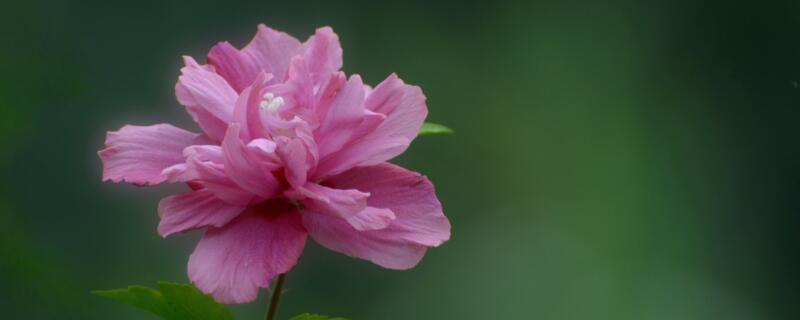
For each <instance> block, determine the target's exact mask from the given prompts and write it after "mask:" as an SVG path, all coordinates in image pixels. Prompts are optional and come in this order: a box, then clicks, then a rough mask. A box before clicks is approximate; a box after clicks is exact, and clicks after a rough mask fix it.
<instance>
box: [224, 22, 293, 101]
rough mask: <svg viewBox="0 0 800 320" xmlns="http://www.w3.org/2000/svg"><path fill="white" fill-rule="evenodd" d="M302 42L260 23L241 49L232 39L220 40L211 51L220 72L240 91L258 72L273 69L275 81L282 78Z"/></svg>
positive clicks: (271, 70) (267, 71) (280, 80)
mask: <svg viewBox="0 0 800 320" xmlns="http://www.w3.org/2000/svg"><path fill="white" fill-rule="evenodd" d="M301 51H302V44H301V43H300V41H297V39H295V38H293V37H292V36H290V35H288V34H286V33H284V32H280V31H276V30H273V29H270V28H269V27H267V26H265V25H263V24H260V25H258V32H257V33H256V35H255V37H254V38H253V40H252V41H250V43H249V44H248V45H247V46H245V47H244V49H242V50H241V51H239V50H236V48H234V47H233V46H231V45H230V44H229V43H225V42H223V43H220V44H218V45H217V46H215V47H214V48H213V49H211V52H210V53H209V55H208V60H209V63H211V64H212V65H213V66H214V67H215V69H216V70H217V73H219V74H220V75H221V76H222V77H224V78H225V79H227V80H228V82H229V83H231V85H232V86H233V87H234V89H236V91H239V92H241V91H242V90H244V88H245V87H247V86H248V85H250V84H251V83H252V82H253V81H254V80H255V78H256V76H257V75H258V73H259V72H262V71H263V72H266V73H271V74H272V75H273V76H274V78H273V81H272V82H270V84H272V83H277V82H282V81H283V80H284V77H285V76H286V69H287V68H288V66H289V62H290V61H291V58H292V56H294V55H296V54H299V53H301Z"/></svg>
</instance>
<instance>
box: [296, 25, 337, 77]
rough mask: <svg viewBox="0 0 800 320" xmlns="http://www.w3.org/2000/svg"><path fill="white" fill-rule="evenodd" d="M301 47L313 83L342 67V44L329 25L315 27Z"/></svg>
mask: <svg viewBox="0 0 800 320" xmlns="http://www.w3.org/2000/svg"><path fill="white" fill-rule="evenodd" d="M303 49H304V50H303V51H304V57H305V60H306V64H307V65H308V71H309V72H310V73H311V79H312V80H313V82H314V83H315V84H319V83H320V82H322V79H324V78H326V77H328V76H329V75H330V74H331V73H333V72H336V71H338V70H339V69H341V68H342V46H341V45H340V44H339V36H337V35H336V33H334V32H333V29H331V28H330V27H322V28H319V29H317V31H316V33H315V34H314V35H313V36H311V37H309V38H308V40H307V41H306V42H305V43H303Z"/></svg>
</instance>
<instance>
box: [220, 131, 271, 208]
mask: <svg viewBox="0 0 800 320" xmlns="http://www.w3.org/2000/svg"><path fill="white" fill-rule="evenodd" d="M239 130H240V126H239V124H238V123H233V124H231V125H230V126H229V127H228V132H227V133H226V134H225V139H224V140H223V141H222V149H223V155H224V158H225V159H224V160H225V174H226V175H227V176H228V177H230V178H231V179H232V180H233V181H235V182H236V184H238V185H239V186H240V187H241V188H242V189H244V190H247V191H249V192H251V193H253V194H256V195H258V196H260V197H262V198H263V199H269V198H271V197H273V196H275V195H276V194H277V193H278V191H279V190H280V188H281V187H282V186H281V183H280V182H279V181H278V180H277V179H276V178H275V176H274V175H273V174H272V171H273V170H276V169H278V168H279V167H280V165H279V164H278V163H276V162H275V161H274V160H275V159H272V158H270V157H268V156H266V155H265V152H266V150H265V149H263V148H260V147H258V146H256V145H250V146H245V145H244V144H243V143H242V140H241V139H240V138H239Z"/></svg>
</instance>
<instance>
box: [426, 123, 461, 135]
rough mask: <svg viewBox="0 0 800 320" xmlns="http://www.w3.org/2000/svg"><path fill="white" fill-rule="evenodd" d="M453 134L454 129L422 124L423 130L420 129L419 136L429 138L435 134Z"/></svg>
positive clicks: (439, 125)
mask: <svg viewBox="0 0 800 320" xmlns="http://www.w3.org/2000/svg"><path fill="white" fill-rule="evenodd" d="M445 133H446V134H453V129H450V128H448V127H445V126H443V125H441V124H436V123H431V122H425V123H423V124H422V128H420V129H419V133H418V134H417V136H428V135H434V134H445Z"/></svg>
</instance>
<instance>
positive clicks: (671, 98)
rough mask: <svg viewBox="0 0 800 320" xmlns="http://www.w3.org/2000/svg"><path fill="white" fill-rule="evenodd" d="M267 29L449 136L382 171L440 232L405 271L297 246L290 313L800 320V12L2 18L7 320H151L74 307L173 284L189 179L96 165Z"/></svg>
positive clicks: (588, 8)
mask: <svg viewBox="0 0 800 320" xmlns="http://www.w3.org/2000/svg"><path fill="white" fill-rule="evenodd" d="M260 22H264V23H267V24H268V25H270V26H272V27H274V28H277V29H280V30H284V31H287V32H289V33H291V34H293V35H295V36H296V37H298V38H301V39H305V38H306V37H308V35H310V34H311V33H312V32H313V30H314V29H315V28H316V27H319V26H323V25H330V26H332V27H333V28H334V29H335V30H336V31H337V33H338V34H339V36H340V38H341V41H342V44H343V47H344V59H345V67H344V69H345V71H346V72H348V73H359V74H361V75H362V76H363V77H364V79H365V80H366V81H367V82H369V83H372V84H376V83H378V82H380V81H381V80H382V79H383V78H384V77H385V76H387V75H388V74H389V73H391V72H397V73H398V74H399V75H400V76H401V77H402V78H403V79H405V80H406V81H407V82H410V83H413V84H418V85H420V86H422V88H423V90H424V91H425V93H426V95H427V96H428V106H429V109H430V116H429V120H430V121H434V122H438V123H443V124H446V125H448V126H450V127H452V128H454V129H455V130H456V132H457V134H456V135H453V136H434V137H425V138H421V139H418V140H417V141H415V142H414V144H413V145H412V147H411V148H410V149H409V151H408V152H407V153H406V154H405V155H403V156H401V157H400V158H398V159H396V160H395V162H397V163H400V164H402V165H404V166H407V167H409V168H411V169H413V170H416V171H419V172H423V173H425V174H426V175H428V176H429V177H430V178H431V179H432V180H433V181H434V182H435V183H436V186H437V191H438V195H439V198H440V199H441V201H442V202H443V204H444V207H445V212H446V213H447V215H448V216H449V217H450V219H451V221H452V224H453V236H452V240H451V241H450V242H448V243H446V244H445V245H444V246H442V247H440V248H437V249H434V250H430V251H429V253H428V255H427V256H426V258H425V259H424V260H423V262H422V263H421V264H420V265H419V266H418V267H417V268H415V269H413V270H410V271H405V272H396V271H390V270H384V269H381V268H379V267H376V266H374V265H371V264H370V263H367V262H364V261H360V260H355V259H351V258H348V257H345V256H343V255H339V254H336V253H332V252H329V251H326V250H324V249H322V248H320V247H319V246H318V245H316V244H313V243H310V244H309V245H308V248H307V251H306V253H305V254H304V256H303V257H302V259H301V261H300V263H299V265H298V266H297V267H296V268H295V270H294V271H293V272H292V273H291V274H290V276H289V278H288V282H287V285H288V289H289V291H288V292H287V293H286V295H285V296H284V300H283V304H282V306H281V310H280V312H281V318H283V319H287V318H288V317H290V316H292V315H295V314H298V313H301V312H306V311H311V312H317V313H323V314H329V315H340V316H345V317H348V318H350V319H354V320H367V319H387V320H391V319H615V320H619V319H796V318H797V314H798V312H800V310H799V309H800V294H799V293H798V292H800V290H798V287H800V281H798V274H797V271H798V270H800V261H799V260H798V258H799V257H800V255H798V253H799V252H798V227H800V212H798V209H800V205H798V199H800V198H799V197H798V196H797V192H798V190H800V174H799V172H800V171H798V169H800V168H798V167H799V166H800V153H798V151H797V150H798V144H797V141H798V138H800V126H798V115H800V109H798V108H799V107H800V88H798V87H799V86H800V85H799V84H798V81H800V36H799V35H798V31H800V2H797V1H771V2H770V4H766V3H759V4H755V3H753V4H747V3H745V2H743V1H742V2H740V1H630V2H616V3H615V2H608V1H594V2H572V1H518V2H503V1H486V2H483V3H476V2H470V1H439V2H433V1H390V2H383V1H370V2H344V1H322V2H314V1H281V2H277V1H257V2H249V3H245V2H239V1H235V0H229V1H208V0H195V1H185V2H178V1H175V2H173V1H150V0H137V1H122V2H117V1H95V0H82V1H58V0H54V1H39V0H33V1H14V0H11V1H3V3H2V4H0V40H2V41H1V42H0V43H2V44H1V45H0V181H2V183H0V310H2V311H0V312H1V313H2V316H0V318H3V319H110V318H112V319H154V317H152V316H150V315H149V314H146V313H144V312H141V311H139V310H136V309H133V308H131V307H129V306H126V305H123V304H120V303H117V302H114V301H111V300H106V299H103V298H99V297H95V296H92V295H90V294H89V290H91V289H107V288H117V287H124V286H126V285H129V284H143V285H154V284H155V282H156V281H157V280H171V281H178V282H186V281H187V279H186V274H185V268H186V267H185V266H186V261H187V259H188V256H189V254H190V253H191V251H192V248H193V244H194V242H195V241H196V239H197V238H198V237H199V234H189V235H182V236H176V237H172V238H169V239H161V238H159V237H158V236H157V235H156V232H155V227H156V224H157V217H156V204H157V202H158V200H159V199H160V197H162V196H164V195H166V194H170V193H173V192H175V191H176V190H178V189H181V188H182V187H180V186H159V187H156V188H135V187H131V186H126V185H114V184H109V183H101V182H100V170H101V166H100V161H99V159H98V158H97V156H96V151H97V150H99V149H100V148H101V147H102V143H103V138H104V134H105V132H106V131H107V130H116V129H117V128H119V127H121V126H122V125H124V124H126V123H134V124H152V123H159V122H171V123H176V124H178V125H181V126H183V127H187V128H196V127H194V124H192V123H191V121H190V119H189V117H188V116H187V115H186V114H185V113H184V111H183V110H182V108H181V107H180V106H179V105H178V103H177V102H176V101H175V99H174V95H173V94H174V93H173V86H174V82H175V80H176V79H177V76H178V73H179V67H180V64H181V59H180V57H181V55H183V54H189V55H192V56H194V57H196V58H198V60H202V61H204V56H205V54H206V52H207V50H208V49H209V48H210V47H211V46H212V45H213V44H215V43H216V42H217V41H221V40H230V41H232V42H233V43H234V44H235V45H237V46H242V45H244V44H246V43H247V41H248V40H249V39H250V38H251V37H252V35H253V34H254V33H255V30H256V24H258V23H260ZM265 297H266V295H265V294H264V293H263V292H262V294H261V295H260V298H259V300H258V301H256V302H255V303H252V304H248V305H241V306H235V307H234V308H233V309H234V312H235V313H236V315H237V316H238V318H239V319H260V318H261V317H262V314H263V310H264V307H265V304H266V299H265Z"/></svg>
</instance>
